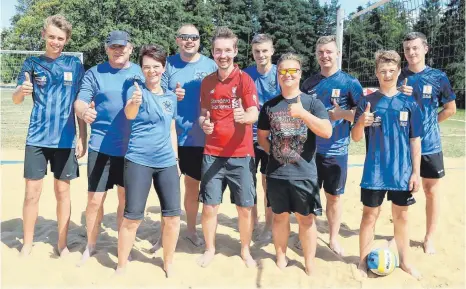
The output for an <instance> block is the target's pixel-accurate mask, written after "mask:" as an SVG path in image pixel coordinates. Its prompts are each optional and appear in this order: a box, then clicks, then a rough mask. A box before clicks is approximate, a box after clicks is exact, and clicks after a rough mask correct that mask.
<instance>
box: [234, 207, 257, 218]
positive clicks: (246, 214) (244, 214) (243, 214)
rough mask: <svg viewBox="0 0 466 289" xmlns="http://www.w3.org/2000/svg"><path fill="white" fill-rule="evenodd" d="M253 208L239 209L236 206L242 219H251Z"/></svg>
mask: <svg viewBox="0 0 466 289" xmlns="http://www.w3.org/2000/svg"><path fill="white" fill-rule="evenodd" d="M252 208H253V207H239V206H236V209H237V211H238V217H240V218H248V217H250V216H251V213H252Z"/></svg>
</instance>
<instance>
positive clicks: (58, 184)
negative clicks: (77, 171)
mask: <svg viewBox="0 0 466 289" xmlns="http://www.w3.org/2000/svg"><path fill="white" fill-rule="evenodd" d="M54 187H55V198H56V199H57V223H58V248H57V249H58V253H59V254H60V256H64V255H66V254H68V253H69V251H68V247H67V237H68V228H69V225H70V216H71V200H70V181H68V180H67V181H61V180H57V179H55V180H54Z"/></svg>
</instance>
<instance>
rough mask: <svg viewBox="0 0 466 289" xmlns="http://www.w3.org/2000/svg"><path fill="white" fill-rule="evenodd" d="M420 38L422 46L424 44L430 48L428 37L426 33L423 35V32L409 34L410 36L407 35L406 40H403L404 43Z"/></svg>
mask: <svg viewBox="0 0 466 289" xmlns="http://www.w3.org/2000/svg"><path fill="white" fill-rule="evenodd" d="M418 38H419V39H421V41H422V44H424V45H425V46H428V44H427V37H426V35H425V34H424V33H421V32H409V33H408V34H406V35H405V38H404V39H403V42H405V41H411V40H415V39H418Z"/></svg>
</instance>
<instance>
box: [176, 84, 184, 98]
mask: <svg viewBox="0 0 466 289" xmlns="http://www.w3.org/2000/svg"><path fill="white" fill-rule="evenodd" d="M185 93H186V91H185V90H184V88H182V87H181V83H179V82H177V83H176V88H175V94H176V99H177V100H178V101H182V100H183V98H184V95H185Z"/></svg>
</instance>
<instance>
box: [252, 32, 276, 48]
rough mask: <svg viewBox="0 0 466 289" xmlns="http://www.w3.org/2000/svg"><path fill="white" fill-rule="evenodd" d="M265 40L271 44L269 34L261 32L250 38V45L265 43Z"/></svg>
mask: <svg viewBox="0 0 466 289" xmlns="http://www.w3.org/2000/svg"><path fill="white" fill-rule="evenodd" d="M265 42H270V44H272V46H273V40H272V37H270V35H268V34H262V33H261V34H256V35H254V37H253V38H252V41H251V45H254V44H262V43H265Z"/></svg>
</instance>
